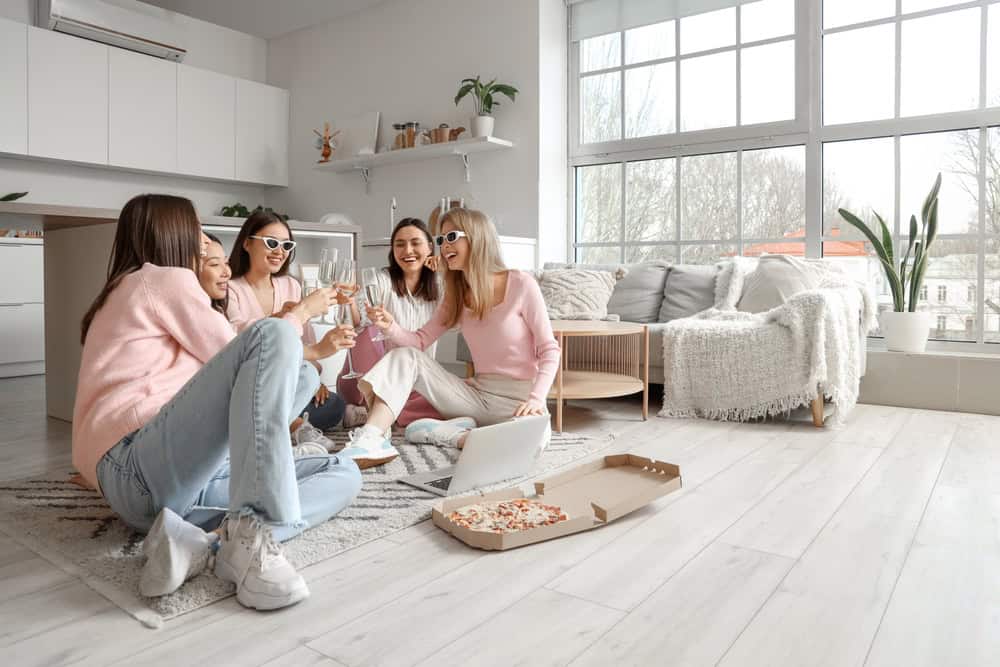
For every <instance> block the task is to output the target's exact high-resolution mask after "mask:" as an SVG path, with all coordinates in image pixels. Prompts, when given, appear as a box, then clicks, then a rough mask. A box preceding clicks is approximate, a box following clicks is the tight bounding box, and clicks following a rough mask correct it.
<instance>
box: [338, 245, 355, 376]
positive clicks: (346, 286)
mask: <svg viewBox="0 0 1000 667" xmlns="http://www.w3.org/2000/svg"><path fill="white" fill-rule="evenodd" d="M357 270H358V264H357V262H355V261H354V260H353V259H342V260H340V261H339V262H337V289H338V291H339V292H340V293H341V294H343V295H344V296H348V297H353V296H354V293H355V292H357V289H358V288H357ZM338 319H339V320H340V322H339V323H340V324H346V325H348V326H350V327H351V328H354V313H352V312H351V304H350V303H343V304H341V305H340V317H339V318H338ZM341 377H343V378H344V379H345V380H351V379H354V378H359V377H361V373H358V372H357V371H355V370H354V360H353V359H352V358H351V351H350V350H348V351H347V372H346V373H344V374H343V375H342V376H341Z"/></svg>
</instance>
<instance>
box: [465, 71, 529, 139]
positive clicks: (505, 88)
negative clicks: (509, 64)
mask: <svg viewBox="0 0 1000 667" xmlns="http://www.w3.org/2000/svg"><path fill="white" fill-rule="evenodd" d="M469 93H472V101H473V102H474V103H475V105H476V115H475V116H474V117H473V118H472V120H471V122H470V124H471V125H472V136H474V137H488V136H490V135H491V134H493V107H496V106H499V105H500V102H499V100H497V99H496V97H497V96H499V95H504V96H505V97H507V99H509V100H510V101H511V102H513V101H514V98H515V97H516V96H517V93H518V90H517V88H515V87H514V86H511V85H508V84H506V83H497V80H496V79H493V80H492V81H489V82H487V83H483V82H482V81H480V79H479V76H476V78H475V79H462V83H461V85H460V86H459V88H458V94H457V95H455V106H458V103H459V102H461V101H462V98H463V97H465V96H466V95H468V94H469Z"/></svg>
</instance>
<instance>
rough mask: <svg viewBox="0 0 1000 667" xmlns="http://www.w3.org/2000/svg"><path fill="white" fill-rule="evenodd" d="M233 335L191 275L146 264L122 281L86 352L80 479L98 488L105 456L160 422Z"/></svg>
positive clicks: (79, 395) (76, 428) (77, 437)
mask: <svg viewBox="0 0 1000 667" xmlns="http://www.w3.org/2000/svg"><path fill="white" fill-rule="evenodd" d="M292 324H293V326H295V324H296V322H292ZM297 330H298V331H300V332H301V325H299V326H298V327H297ZM234 335H235V334H234V332H233V327H232V326H231V325H230V324H229V322H227V321H226V318H224V317H223V316H222V315H220V314H219V313H218V312H216V311H215V310H212V307H211V303H210V301H209V298H208V295H207V294H205V292H204V290H202V288H201V285H199V284H198V278H197V277H196V276H195V273H194V271H190V270H188V269H180V268H171V267H160V266H154V265H152V264H144V265H143V266H142V268H140V269H139V270H138V271H135V272H134V273H131V274H129V275H127V276H125V277H124V278H123V279H122V281H121V282H120V283H119V284H118V286H117V287H116V288H115V289H114V290H113V291H112V292H111V294H109V295H108V299H107V301H105V303H104V306H103V307H101V309H100V310H99V311H97V314H96V315H95V316H94V320H93V322H92V323H91V325H90V331H89V332H88V333H87V342H86V343H85V344H84V346H83V357H82V359H81V360H80V376H79V380H78V382H77V390H76V405H75V407H74V409H73V465H74V466H76V469H77V470H78V471H79V472H80V474H81V475H83V477H84V478H85V479H86V480H87V481H88V482H90V483H91V484H93V485H94V487H95V488H96V487H97V486H98V484H97V463H98V461H100V460H101V457H103V456H104V454H106V453H107V451H108V450H109V449H111V448H112V447H114V446H115V445H116V444H117V443H118V441H119V440H121V439H122V438H123V437H124V436H126V435H128V434H129V433H131V432H133V431H135V430H137V429H139V428H141V427H142V426H144V425H145V424H146V423H147V422H149V420H150V419H152V418H153V417H154V416H156V413H157V412H159V410H160V408H161V407H163V406H164V405H165V404H166V403H167V402H169V401H170V399H172V398H173V397H174V395H175V394H176V393H177V392H178V390H180V388H181V387H183V386H184V384H185V383H186V382H187V381H188V380H190V379H191V377H192V376H193V375H194V374H195V373H197V372H198V370H199V369H200V368H201V367H202V365H204V364H205V362H207V361H208V360H209V359H211V358H212V357H213V356H215V354H216V353H217V352H219V350H221V349H222V348H223V347H224V346H225V345H226V344H227V343H228V342H229V341H230V340H232V338H233V337H234Z"/></svg>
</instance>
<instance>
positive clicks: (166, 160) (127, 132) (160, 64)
mask: <svg viewBox="0 0 1000 667" xmlns="http://www.w3.org/2000/svg"><path fill="white" fill-rule="evenodd" d="M108 84H109V89H110V93H109V95H108V114H109V115H108V133H109V136H108V164H113V165H116V166H118V167H131V168H133V169H149V170H152V171H171V172H173V171H177V65H176V63H172V62H170V61H168V60H163V59H160V58H153V57H152V56H144V55H142V54H141V53H133V52H131V51H125V50H124V49H110V50H109V53H108Z"/></svg>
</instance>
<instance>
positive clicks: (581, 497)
mask: <svg viewBox="0 0 1000 667" xmlns="http://www.w3.org/2000/svg"><path fill="white" fill-rule="evenodd" d="M679 488H681V471H680V468H678V467H677V466H675V465H672V464H670V463H664V462H662V461H654V460H652V459H648V458H645V457H642V456H635V455H634V454H612V455H609V456H605V457H603V458H601V459H597V460H595V461H591V462H590V463H584V464H582V465H579V466H576V467H575V468H571V469H569V470H567V471H566V472H563V473H560V474H558V475H554V476H552V477H549V478H547V479H543V480H541V481H538V482H535V493H534V495H531V496H525V494H524V492H523V491H522V490H521V489H520V488H517V487H513V488H508V489H501V490H499V491H493V492H492V493H486V494H482V495H479V494H475V495H466V496H460V497H456V498H446V499H444V500H441V501H439V502H438V503H436V504H435V505H434V510H433V513H432V520H433V521H434V524H435V525H436V526H437V527H438V528H441V529H442V530H445V531H447V532H449V533H451V534H452V535H454V536H455V537H456V538H458V539H459V540H461V541H462V542H465V543H466V544H468V545H469V546H471V547H476V548H478V549H487V550H491V551H493V550H503V549H513V548H515V547H521V546H524V545H526V544H533V543H535V542H542V541H544V540H551V539H553V538H556V537H562V536H563V535H570V534H572V533H579V532H581V531H584V530H590V529H591V528H598V527H599V526H603V525H605V524H608V523H611V522H612V521H614V520H615V519H618V518H620V517H623V516H625V515H626V514H629V513H630V512H634V511H635V510H637V509H639V508H640V507H642V506H644V505H647V504H649V503H651V502H652V501H654V500H656V499H657V498H660V497H662V496H665V495H667V494H668V493H671V492H673V491H676V490H677V489H679ZM525 497H527V498H528V499H530V500H537V501H539V502H541V503H544V504H546V505H555V506H557V507H558V508H559V509H560V510H562V512H563V513H564V514H565V515H566V519H565V520H563V521H559V522H557V523H553V524H550V525H546V526H539V527H537V528H529V529H526V530H517V531H513V532H500V533H498V532H493V531H489V530H473V529H471V528H468V527H466V526H463V525H459V524H458V523H456V522H455V521H453V520H452V519H451V518H449V515H450V514H451V513H452V512H454V511H456V510H460V509H462V508H464V507H469V506H470V505H480V504H488V503H494V502H499V501H504V500H514V499H517V498H525Z"/></svg>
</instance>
